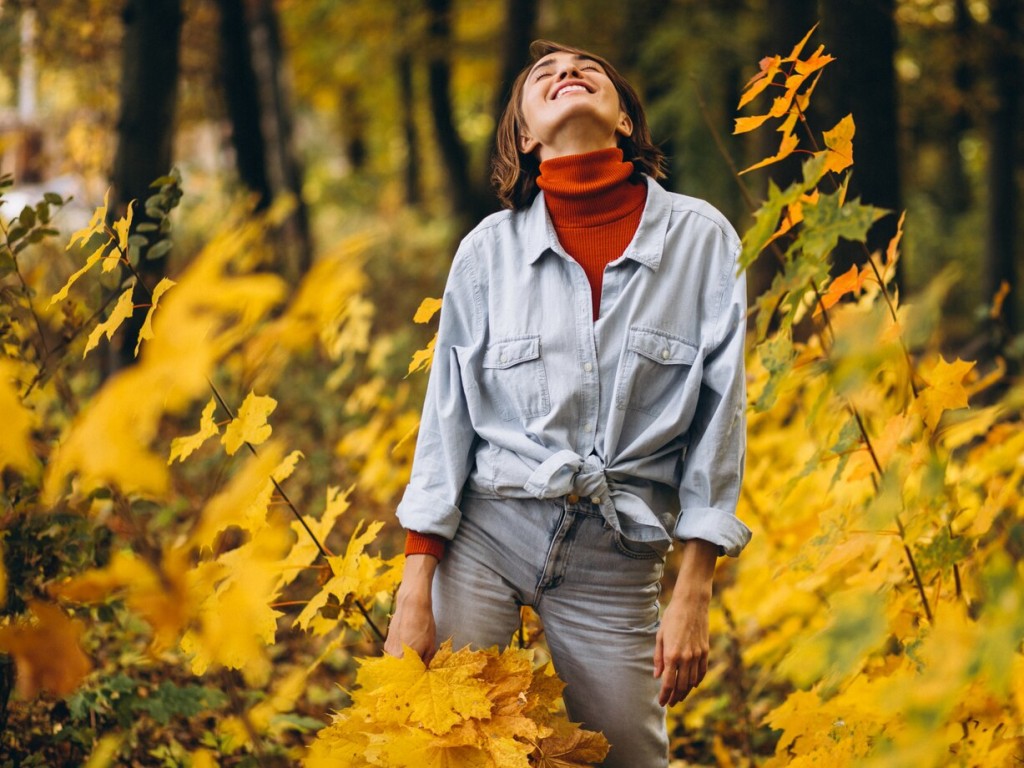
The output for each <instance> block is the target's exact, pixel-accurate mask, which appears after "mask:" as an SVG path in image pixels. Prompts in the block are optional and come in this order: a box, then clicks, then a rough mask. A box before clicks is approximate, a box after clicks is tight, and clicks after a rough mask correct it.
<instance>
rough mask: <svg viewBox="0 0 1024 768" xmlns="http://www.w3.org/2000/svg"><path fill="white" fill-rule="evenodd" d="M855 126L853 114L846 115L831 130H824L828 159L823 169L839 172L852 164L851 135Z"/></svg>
mask: <svg viewBox="0 0 1024 768" xmlns="http://www.w3.org/2000/svg"><path fill="white" fill-rule="evenodd" d="M856 128H857V126H856V125H855V124H854V122H853V115H847V116H846V117H844V118H843V119H842V120H840V121H839V122H838V123H836V124H835V127H833V128H832V129H831V130H828V131H825V134H824V135H825V146H826V147H828V149H827V150H825V151H826V152H828V159H827V160H826V161H825V170H826V171H832V172H834V173H839V172H840V171H843V170H846V169H847V168H849V167H850V166H851V165H853V135H854V133H855V132H856Z"/></svg>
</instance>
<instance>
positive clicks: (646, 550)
mask: <svg viewBox="0 0 1024 768" xmlns="http://www.w3.org/2000/svg"><path fill="white" fill-rule="evenodd" d="M613 534H614V538H615V548H616V549H617V550H618V551H619V552H621V553H622V554H624V555H625V556H626V557H629V558H632V559H633V560H654V559H656V558H661V557H662V554H661V552H660V551H659V550H658V549H655V548H654V547H653V546H651V545H650V544H645V543H643V542H641V541H632V540H631V539H627V538H626V537H625V536H623V535H622V534H621V533H620V532H619V531H613Z"/></svg>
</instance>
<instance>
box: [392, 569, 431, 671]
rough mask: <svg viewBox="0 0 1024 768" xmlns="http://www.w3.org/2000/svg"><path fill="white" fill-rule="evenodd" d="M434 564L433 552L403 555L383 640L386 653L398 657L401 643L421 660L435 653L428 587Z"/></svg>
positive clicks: (402, 646)
mask: <svg viewBox="0 0 1024 768" xmlns="http://www.w3.org/2000/svg"><path fill="white" fill-rule="evenodd" d="M436 568H437V558H436V557H434V556H433V555H409V556H407V557H406V559H405V570H404V571H403V574H402V584H401V586H399V588H398V595H397V597H396V598H395V613H394V616H392V617H391V624H390V626H389V627H388V637H387V640H386V641H385V642H384V652H385V653H388V654H390V655H392V656H399V657H401V655H402V653H403V652H404V647H405V646H408V647H409V648H412V650H414V651H416V653H418V654H419V655H420V657H421V658H422V659H423V661H424V662H426V661H429V660H430V657H431V656H433V655H434V650H435V640H436V638H435V631H436V628H435V626H434V611H433V602H432V600H431V597H430V590H431V587H432V585H433V583H434V571H435V569H436Z"/></svg>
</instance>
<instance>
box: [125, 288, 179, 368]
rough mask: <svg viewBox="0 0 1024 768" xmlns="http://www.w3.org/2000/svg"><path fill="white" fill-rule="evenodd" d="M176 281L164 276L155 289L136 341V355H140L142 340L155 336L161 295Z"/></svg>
mask: <svg viewBox="0 0 1024 768" xmlns="http://www.w3.org/2000/svg"><path fill="white" fill-rule="evenodd" d="M175 285H176V283H175V282H174V281H173V280H171V279H170V278H169V277H165V278H163V279H162V280H161V281H160V282H159V283H157V284H156V288H154V289H153V298H152V299H151V300H150V304H149V309H148V311H147V312H146V319H145V320H143V321H142V328H140V329H139V340H138V341H137V342H135V356H136V357H138V355H139V348H140V347H141V346H142V342H143V341H145V340H149V339H152V338H153V313H154V312H156V307H157V304H159V303H160V297H161V296H163V295H164V294H165V293H167V291H169V290H170V289H171V288H173V287H174V286H175Z"/></svg>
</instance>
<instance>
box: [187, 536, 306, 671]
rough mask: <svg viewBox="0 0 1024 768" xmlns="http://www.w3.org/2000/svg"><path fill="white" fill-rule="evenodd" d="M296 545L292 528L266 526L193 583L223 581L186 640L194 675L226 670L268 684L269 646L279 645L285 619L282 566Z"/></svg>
mask: <svg viewBox="0 0 1024 768" xmlns="http://www.w3.org/2000/svg"><path fill="white" fill-rule="evenodd" d="M291 543H292V542H291V532H290V531H289V529H288V527H287V526H286V525H284V524H283V523H276V524H273V525H265V526H264V527H263V528H261V529H260V530H259V531H257V532H256V533H254V534H253V535H252V538H251V539H250V540H249V541H248V542H247V543H246V544H244V545H242V546H241V547H238V548H236V549H233V550H231V551H230V552H227V553H225V554H224V555H222V556H221V557H220V558H218V560H217V561H216V562H215V563H212V564H211V565H210V567H209V568H208V569H206V571H205V573H203V574H202V575H201V577H200V578H199V579H198V580H197V582H196V583H195V584H194V585H193V587H192V589H193V590H195V591H199V590H201V589H204V588H206V585H208V584H209V583H210V582H211V581H216V580H219V581H217V583H216V586H215V588H214V589H213V591H212V593H209V592H208V593H207V597H206V599H205V600H203V602H202V605H201V606H200V608H199V611H198V626H197V627H196V628H195V629H192V630H189V631H188V632H186V633H185V635H184V637H182V639H181V648H182V650H183V651H185V653H187V654H189V655H190V656H191V661H190V664H191V668H192V672H193V673H194V674H197V675H202V674H205V672H206V671H207V670H208V669H210V668H211V667H215V666H225V667H229V668H231V669H238V670H241V671H242V673H243V675H244V676H245V678H246V680H247V681H248V682H249V683H250V684H262V683H264V682H265V681H266V679H267V677H268V676H269V674H270V670H271V666H270V659H269V657H268V654H267V647H268V646H270V645H273V643H274V638H275V636H276V633H277V620H278V618H279V617H280V616H281V615H282V614H281V613H280V612H279V611H277V610H275V609H273V608H272V607H271V603H272V602H273V601H274V600H276V599H277V597H278V595H279V594H280V586H281V576H280V571H279V569H278V567H277V565H278V561H279V560H280V558H281V556H282V555H284V553H285V552H286V551H287V550H288V548H289V547H290V546H291Z"/></svg>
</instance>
